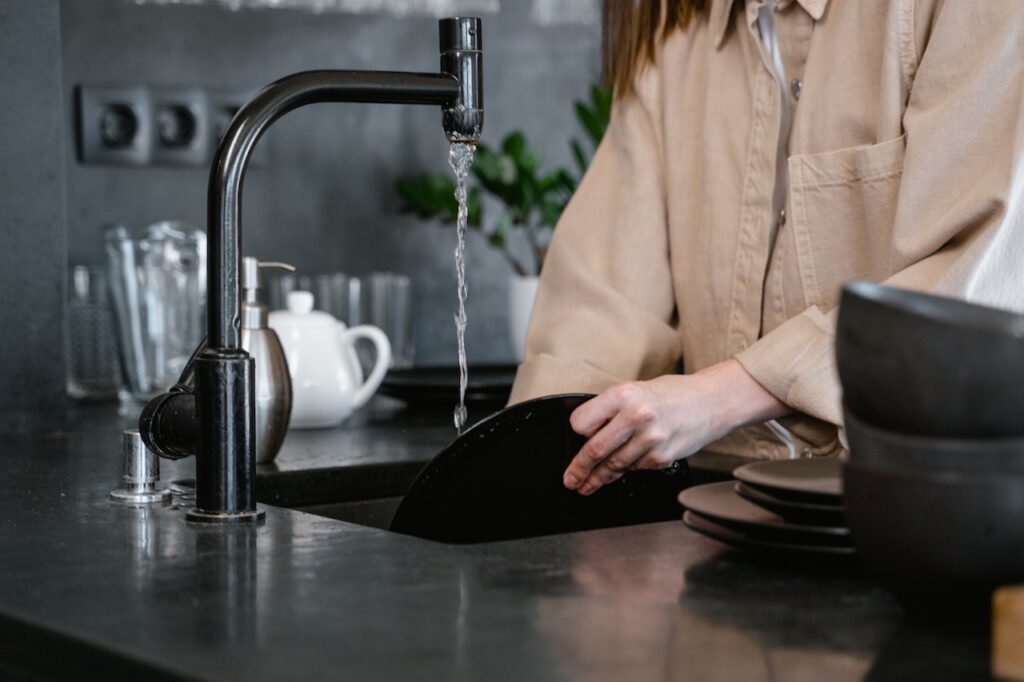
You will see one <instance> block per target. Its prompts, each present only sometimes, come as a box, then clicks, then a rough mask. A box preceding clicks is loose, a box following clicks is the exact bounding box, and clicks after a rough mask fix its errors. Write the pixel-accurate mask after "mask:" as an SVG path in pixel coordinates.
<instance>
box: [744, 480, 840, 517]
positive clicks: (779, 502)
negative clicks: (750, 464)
mask: <svg viewBox="0 0 1024 682" xmlns="http://www.w3.org/2000/svg"><path fill="white" fill-rule="evenodd" d="M733 489H734V490H735V491H736V494H737V495H739V496H740V497H742V498H743V499H745V500H749V501H750V502H753V503H754V504H756V505H757V506H759V507H762V508H764V509H767V510H768V511H770V512H775V513H776V514H778V515H779V516H781V517H782V518H784V519H786V520H787V521H793V522H796V523H809V524H811V525H815V526H841V525H844V524H845V523H846V521H845V519H844V517H843V507H842V505H831V504H813V503H810V502H794V501H792V500H784V499H782V498H781V497H776V496H775V495H769V494H768V493H766V492H765V491H764V490H759V489H758V488H752V487H750V486H748V485H746V484H745V483H736V484H735V485H734V488H733Z"/></svg>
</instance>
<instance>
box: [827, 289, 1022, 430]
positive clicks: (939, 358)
mask: <svg viewBox="0 0 1024 682" xmlns="http://www.w3.org/2000/svg"><path fill="white" fill-rule="evenodd" d="M836 361H837V364H838V367H839V379H840V381H841V383H842V385H843V395H844V399H845V400H846V403H847V405H848V406H849V407H850V409H852V410H853V411H854V412H855V413H856V414H857V415H858V416H860V417H861V418H863V419H864V420H866V421H867V422H868V423H870V424H874V425H876V426H879V427H882V428H886V429H890V430H893V431H899V432H901V433H907V434H918V435H928V436H947V437H952V438H991V437H1000V436H1020V435H1024V315H1018V314H1016V313H1012V312H1009V311H1006V310H999V309H996V308H989V307H985V306H980V305H974V304H971V303H967V302H966V301H960V300H956V299H951V298H943V297H940V296H933V295H930V294H923V293H919V292H914V291H906V290H902V289H893V288H891V287H885V286H881V285H878V284H872V283H870V282H850V283H848V284H846V286H844V287H843V294H842V298H841V301H840V307H839V320H838V324H837V329H836Z"/></svg>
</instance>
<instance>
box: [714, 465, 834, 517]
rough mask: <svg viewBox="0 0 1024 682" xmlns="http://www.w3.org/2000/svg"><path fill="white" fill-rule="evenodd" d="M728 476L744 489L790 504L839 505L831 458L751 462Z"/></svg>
mask: <svg viewBox="0 0 1024 682" xmlns="http://www.w3.org/2000/svg"><path fill="white" fill-rule="evenodd" d="M732 475H733V476H735V477H736V479H737V480H739V481H742V482H743V483H745V484H746V485H747V486H749V487H752V488H755V489H757V490H761V491H764V492H766V493H768V494H769V495H773V496H774V497H778V498H781V499H784V500H789V501H792V502H798V503H806V504H819V505H829V506H833V507H835V506H841V505H842V487H841V484H840V463H839V460H838V459H837V458H835V457H811V458H806V459H778V460H771V461H766V462H751V463H750V464H744V465H743V466H741V467H737V468H736V470H735V471H733V472H732Z"/></svg>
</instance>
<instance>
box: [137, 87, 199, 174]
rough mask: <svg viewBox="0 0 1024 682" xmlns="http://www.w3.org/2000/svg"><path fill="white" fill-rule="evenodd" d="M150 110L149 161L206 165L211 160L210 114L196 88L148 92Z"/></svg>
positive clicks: (181, 164)
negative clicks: (150, 145) (150, 150)
mask: <svg viewBox="0 0 1024 682" xmlns="http://www.w3.org/2000/svg"><path fill="white" fill-rule="evenodd" d="M150 99H151V106H152V112H153V125H152V138H153V139H152V147H151V148H152V150H153V153H152V162H153V163H154V164H168V165H176V166H205V165H207V164H208V163H209V160H210V156H211V155H210V131H209V128H210V115H209V108H208V107H207V100H206V93H205V92H203V91H202V90H200V89H199V88H175V89H172V88H161V89H159V90H156V89H154V90H151V91H150Z"/></svg>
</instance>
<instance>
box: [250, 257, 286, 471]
mask: <svg viewBox="0 0 1024 682" xmlns="http://www.w3.org/2000/svg"><path fill="white" fill-rule="evenodd" d="M261 268H281V269H283V270H288V271H290V272H294V271H295V268H294V267H293V266H291V265H288V264H287V263H266V262H260V261H259V260H257V259H256V258H251V257H250V258H243V259H242V282H241V284H242V339H241V341H242V348H244V349H245V350H246V351H247V352H248V353H249V355H250V356H252V359H253V363H254V365H255V367H254V369H255V384H256V395H255V398H256V400H255V405H256V433H255V441H256V461H257V462H270V461H273V459H274V457H276V456H277V452H278V450H280V449H281V443H282V442H284V436H285V434H286V433H287V432H288V421H289V420H290V419H291V413H292V380H291V376H290V375H289V374H288V362H287V360H286V359H285V355H284V349H283V348H282V347H281V340H280V339H279V338H278V336H277V333H276V332H275V331H274V330H273V329H270V328H269V327H268V326H267V307H266V306H265V305H263V304H262V303H260V302H259V301H258V300H257V298H256V292H257V290H258V289H259V288H260V269H261Z"/></svg>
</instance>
